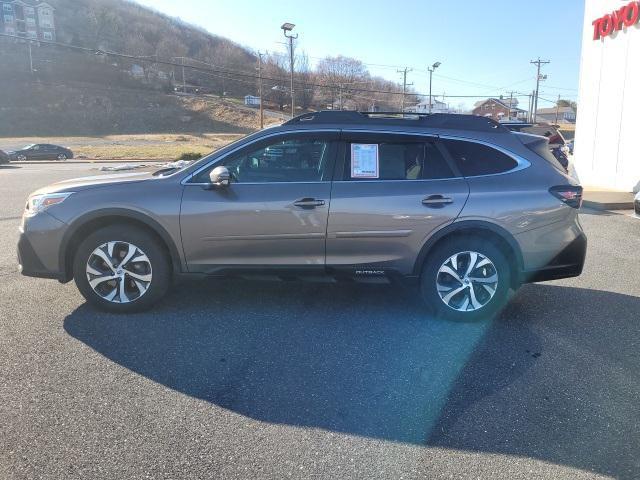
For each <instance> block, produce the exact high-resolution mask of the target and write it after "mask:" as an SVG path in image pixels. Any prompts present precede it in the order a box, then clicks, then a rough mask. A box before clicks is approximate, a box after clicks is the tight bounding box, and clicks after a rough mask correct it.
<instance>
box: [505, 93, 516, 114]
mask: <svg viewBox="0 0 640 480" xmlns="http://www.w3.org/2000/svg"><path fill="white" fill-rule="evenodd" d="M514 93H516V92H513V91H511V92H509V114H508V115H507V120H511V110H513V94H514Z"/></svg>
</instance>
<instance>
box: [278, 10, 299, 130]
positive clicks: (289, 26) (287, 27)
mask: <svg viewBox="0 0 640 480" xmlns="http://www.w3.org/2000/svg"><path fill="white" fill-rule="evenodd" d="M293 27H295V25H294V24H293V23H288V22H287V23H283V24H282V26H281V27H280V28H281V29H282V32H283V33H284V36H285V38H288V39H289V63H290V66H291V118H293V117H295V115H296V105H295V102H296V100H295V94H294V92H293V41H294V40H295V39H296V38H298V34H295V35H291V34H289V35H287V32H291V30H293Z"/></svg>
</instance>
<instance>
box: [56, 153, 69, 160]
mask: <svg viewBox="0 0 640 480" xmlns="http://www.w3.org/2000/svg"><path fill="white" fill-rule="evenodd" d="M66 159H67V156H66V155H65V154H64V153H60V154H59V155H58V160H66Z"/></svg>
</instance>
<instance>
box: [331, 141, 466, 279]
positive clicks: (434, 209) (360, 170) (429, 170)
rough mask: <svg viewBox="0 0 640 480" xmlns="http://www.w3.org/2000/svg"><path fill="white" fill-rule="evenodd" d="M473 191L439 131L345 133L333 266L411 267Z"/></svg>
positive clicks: (367, 270) (368, 271)
mask: <svg viewBox="0 0 640 480" xmlns="http://www.w3.org/2000/svg"><path fill="white" fill-rule="evenodd" d="M376 163H377V165H376ZM468 195H469V187H468V185H467V182H466V181H465V180H464V178H462V177H461V176H460V175H459V174H457V172H456V167H455V165H453V162H451V160H450V158H449V157H448V155H447V154H446V152H445V151H444V149H443V148H442V147H441V145H440V144H439V143H438V140H437V138H436V137H426V136H421V135H402V134H389V133H354V132H344V133H343V142H341V148H340V153H339V156H338V161H337V163H336V173H335V177H334V182H333V188H332V193H331V209H330V214H329V223H328V227H327V267H328V268H331V269H336V270H345V271H347V272H348V273H350V274H353V273H355V274H359V275H380V274H390V273H401V274H404V275H406V274H411V273H412V271H413V267H414V263H415V261H416V258H417V256H418V253H419V251H420V249H421V248H422V246H423V245H424V243H425V241H426V240H427V239H428V238H429V236H430V235H431V234H432V232H433V231H435V230H437V229H438V228H439V227H442V226H443V225H445V224H447V223H450V222H452V221H453V220H454V219H455V218H456V217H457V216H458V214H459V213H460V211H461V210H462V207H463V206H464V204H465V202H466V199H467V197H468Z"/></svg>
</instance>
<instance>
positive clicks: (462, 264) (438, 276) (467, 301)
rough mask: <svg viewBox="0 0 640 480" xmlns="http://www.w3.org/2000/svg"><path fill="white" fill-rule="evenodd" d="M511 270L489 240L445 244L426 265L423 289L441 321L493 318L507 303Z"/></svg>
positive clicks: (425, 298)
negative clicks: (442, 318)
mask: <svg viewBox="0 0 640 480" xmlns="http://www.w3.org/2000/svg"><path fill="white" fill-rule="evenodd" d="M510 286H511V268H510V266H509V262H508V260H507V257H506V255H505V253H503V252H502V251H501V250H500V249H499V248H498V247H497V246H496V245H495V244H493V243H491V242H489V241H488V240H485V239H464V238H456V239H453V240H451V241H445V243H442V244H441V245H439V246H438V247H436V249H434V251H433V252H431V253H430V254H429V256H428V258H427V260H426V262H425V265H424V268H423V270H422V276H421V279H420V289H421V293H422V297H423V299H424V300H425V302H426V303H427V304H428V305H429V306H430V307H431V308H433V310H434V312H435V313H436V314H437V315H438V316H439V317H444V318H448V319H451V320H460V321H475V320H480V319H484V318H490V317H492V316H493V315H495V313H496V312H497V311H498V310H500V309H501V308H502V307H503V306H504V305H505V303H506V301H507V296H508V294H509V288H510Z"/></svg>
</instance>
